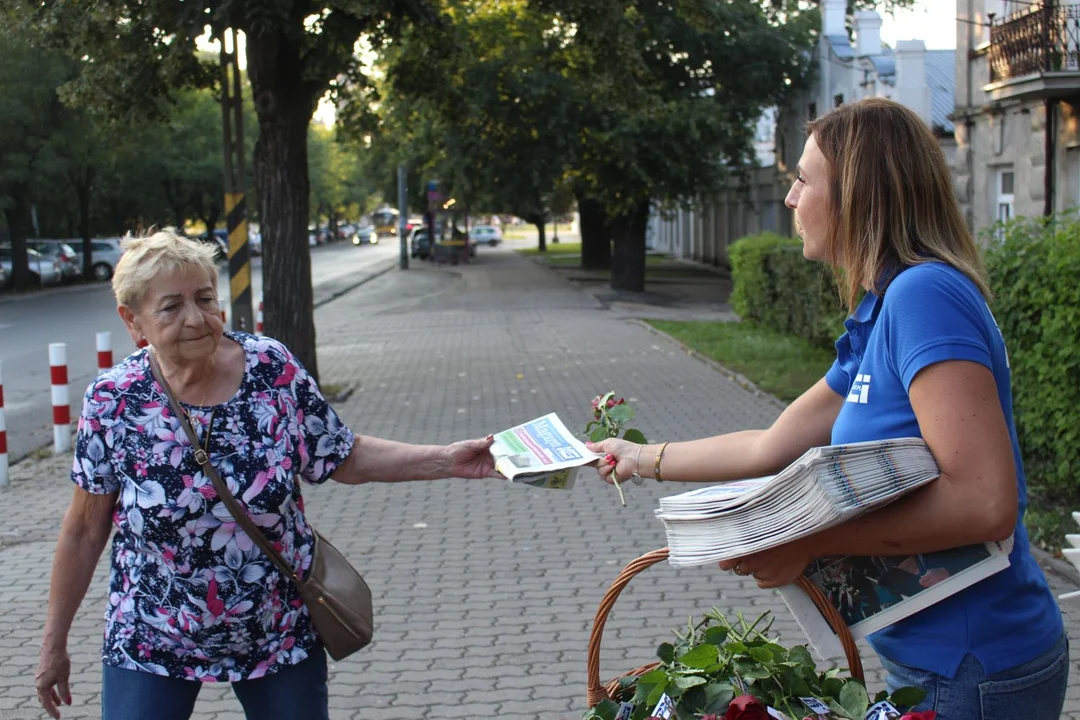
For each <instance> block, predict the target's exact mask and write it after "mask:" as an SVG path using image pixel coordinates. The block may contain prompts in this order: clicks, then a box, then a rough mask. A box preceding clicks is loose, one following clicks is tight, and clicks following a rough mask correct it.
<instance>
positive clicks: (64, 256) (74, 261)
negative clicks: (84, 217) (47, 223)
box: [26, 239, 82, 282]
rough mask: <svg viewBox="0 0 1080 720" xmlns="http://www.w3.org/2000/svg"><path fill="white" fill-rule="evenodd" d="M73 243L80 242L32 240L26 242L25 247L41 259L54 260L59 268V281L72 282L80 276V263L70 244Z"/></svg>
mask: <svg viewBox="0 0 1080 720" xmlns="http://www.w3.org/2000/svg"><path fill="white" fill-rule="evenodd" d="M74 242H82V241H81V240H78V241H76V240H71V241H67V240H45V239H33V240H27V241H26V247H28V248H31V249H33V250H37V251H38V252H39V253H41V255H42V257H45V258H48V259H49V260H56V264H57V266H58V267H59V268H60V277H61V281H62V282H74V281H75V280H76V279H77V278H78V277H79V275H81V274H82V263H81V262H80V261H79V256H78V255H77V254H76V253H75V249H74V248H73V247H72V246H71V244H70V243H74Z"/></svg>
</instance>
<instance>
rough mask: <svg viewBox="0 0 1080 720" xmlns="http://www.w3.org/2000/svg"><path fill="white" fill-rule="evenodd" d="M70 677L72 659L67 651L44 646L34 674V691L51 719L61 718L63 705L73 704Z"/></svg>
mask: <svg viewBox="0 0 1080 720" xmlns="http://www.w3.org/2000/svg"><path fill="white" fill-rule="evenodd" d="M69 677H71V658H69V657H68V654H67V650H65V649H64V648H52V647H47V646H45V645H42V647H41V655H40V657H39V658H38V666H37V672H36V673H34V689H35V690H37V697H38V702H40V703H41V706H42V707H43V708H45V712H47V713H49V715H50V716H51V717H54V718H59V717H60V704H61V703H64V704H65V705H70V704H71V690H70V689H69V688H68V678H69Z"/></svg>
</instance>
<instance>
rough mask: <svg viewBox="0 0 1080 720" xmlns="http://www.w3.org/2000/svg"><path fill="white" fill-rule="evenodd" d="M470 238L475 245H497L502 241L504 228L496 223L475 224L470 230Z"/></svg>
mask: <svg viewBox="0 0 1080 720" xmlns="http://www.w3.org/2000/svg"><path fill="white" fill-rule="evenodd" d="M469 239H470V240H472V242H473V244H474V245H489V246H491V247H495V246H496V245H498V244H499V243H501V242H502V239H503V236H502V230H500V229H499V228H497V227H495V226H494V225H475V226H473V227H472V228H471V229H470V230H469Z"/></svg>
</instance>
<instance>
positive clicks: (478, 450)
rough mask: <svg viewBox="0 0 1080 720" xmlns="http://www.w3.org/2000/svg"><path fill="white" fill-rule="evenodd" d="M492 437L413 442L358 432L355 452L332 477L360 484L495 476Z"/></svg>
mask: <svg viewBox="0 0 1080 720" xmlns="http://www.w3.org/2000/svg"><path fill="white" fill-rule="evenodd" d="M492 440H493V438H491V437H490V436H488V437H486V438H482V439H479V440H464V441H461V442H456V443H453V444H452V445H410V444H409V443H403V442H395V441H393V440H383V439H381V438H374V437H361V436H360V435H357V436H356V440H355V441H354V442H353V447H352V452H350V453H349V456H348V458H346V460H345V462H344V463H342V465H341V467H339V468H338V469H337V471H336V472H334V475H333V480H335V481H337V482H339V483H344V484H346V485H360V484H362V483H367V482H403V481H407V480H438V479H440V478H448V477H459V478H483V477H493V476H495V465H494V460H493V459H492V457H491V453H490V452H489V450H488V448H490V447H491V443H492Z"/></svg>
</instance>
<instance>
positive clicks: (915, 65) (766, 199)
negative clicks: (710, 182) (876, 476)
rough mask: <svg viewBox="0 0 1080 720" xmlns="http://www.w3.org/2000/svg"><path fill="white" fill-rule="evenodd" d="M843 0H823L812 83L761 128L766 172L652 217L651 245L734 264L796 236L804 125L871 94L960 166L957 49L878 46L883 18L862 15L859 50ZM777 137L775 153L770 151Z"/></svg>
mask: <svg viewBox="0 0 1080 720" xmlns="http://www.w3.org/2000/svg"><path fill="white" fill-rule="evenodd" d="M846 4H847V3H846V0H821V12H822V32H821V36H820V38H819V40H818V43H817V46H816V48H815V50H814V58H813V62H814V82H813V83H812V84H811V86H810V88H809V89H808V90H806V91H805V92H803V93H801V94H800V96H798V97H795V98H793V99H792V101H791V102H790V104H789V105H788V107H785V108H782V109H779V110H777V109H770V110H769V111H767V112H766V113H765V114H764V115H763V116H762V119H761V121H760V122H759V124H758V128H757V133H756V136H755V151H756V155H757V156H758V162H759V163H760V165H761V167H759V168H756V169H754V170H753V171H751V172H750V173H749V175H748V178H745V179H744V180H740V179H735V178H733V179H732V181H731V185H730V187H729V189H728V190H727V191H725V192H723V193H720V195H718V196H717V197H711V198H701V199H700V200H699V202H698V203H696V206H695V208H694V209H693V210H675V211H668V212H661V211H660V210H659V209H658V210H657V211H656V212H654V213H653V216H652V217H651V218H650V232H649V243H650V247H652V248H654V249H658V250H663V251H665V252H669V253H672V254H673V255H676V256H677V257H683V258H689V259H694V260H698V261H702V262H707V263H711V264H716V265H719V264H726V263H727V247H728V245H730V244H731V243H732V242H734V241H735V240H738V239H739V238H741V237H745V236H746V235H752V234H755V233H759V232H765V231H771V232H776V233H780V234H783V235H790V234H792V231H793V227H792V216H791V211H790V210H788V209H787V208H786V207H785V206H784V198H785V196H786V195H787V191H788V188H789V187H790V185H791V182H792V181H793V180H794V169H795V165H796V163H798V160H799V156H800V155H801V154H802V148H803V143H804V141H805V137H806V135H805V126H806V122H807V121H808V120H812V119H813V118H815V117H817V116H818V115H820V114H822V113H824V112H825V111H827V110H829V109H831V108H833V107H836V106H837V105H840V104H843V103H845V102H854V101H857V100H860V99H862V98H866V97H886V98H892V99H894V100H896V101H898V102H902V103H904V104H905V105H907V106H908V107H910V108H912V109H913V110H915V111H916V112H917V113H918V114H919V116H920V117H922V118H923V120H925V121H926V123H927V124H928V125H929V126H930V127H931V129H932V130H933V131H934V133H935V135H936V136H937V137H938V140H939V142H940V143H941V145H942V149H943V150H944V151H945V153H946V156H947V157H948V158H949V159H950V162H955V160H954V159H953V158H954V155H955V141H954V137H953V131H954V128H953V123H952V121H951V120H950V118H949V115H950V113H951V112H952V111H953V95H954V91H953V85H954V82H955V77H956V71H955V58H956V54H955V53H954V52H953V51H952V50H929V51H928V50H927V49H926V46H925V44H924V43H923V42H922V41H921V40H906V41H900V42H898V43H897V44H896V47H895V48H889V47H886V46H884V45H883V44H882V42H881V17H880V16H879V15H878V14H877V13H875V12H869V11H868V12H858V13H856V14H855V18H854V38H855V39H854V43H853V42H852V41H851V40H849V37H848V31H847V27H846V15H845V13H846ZM770 140H771V147H770Z"/></svg>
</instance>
